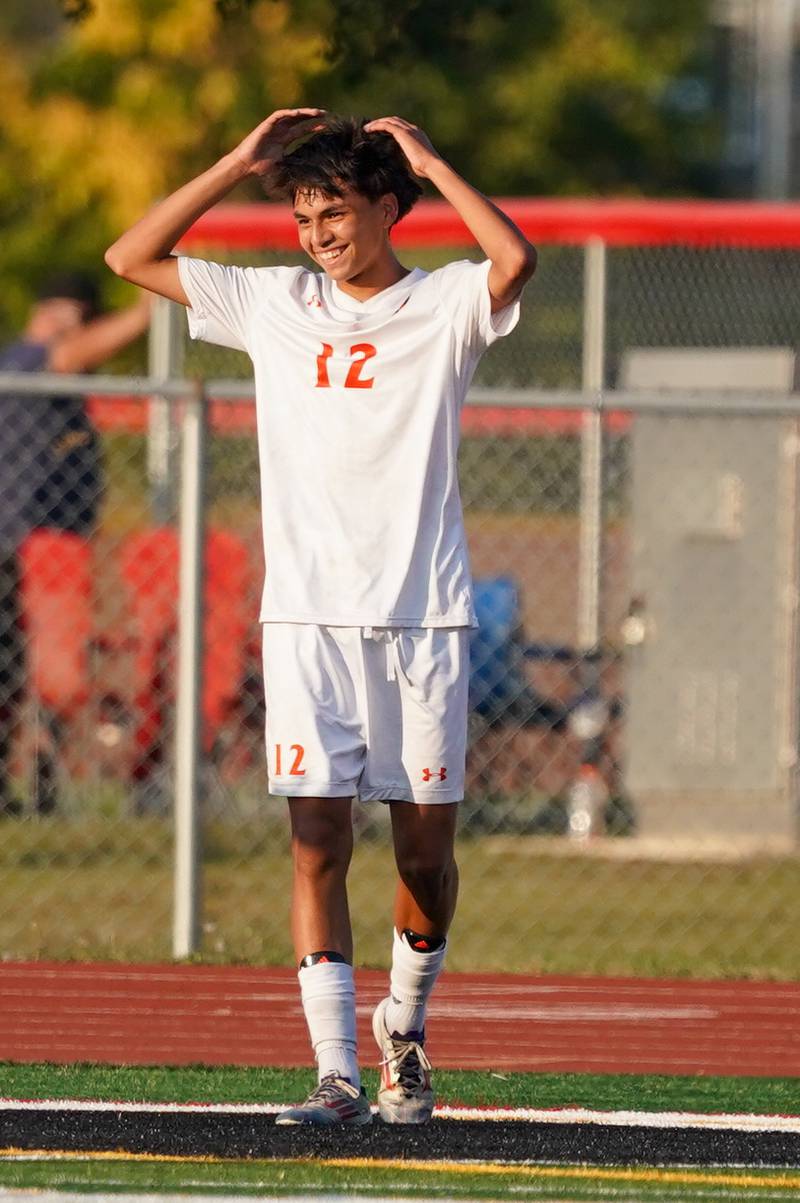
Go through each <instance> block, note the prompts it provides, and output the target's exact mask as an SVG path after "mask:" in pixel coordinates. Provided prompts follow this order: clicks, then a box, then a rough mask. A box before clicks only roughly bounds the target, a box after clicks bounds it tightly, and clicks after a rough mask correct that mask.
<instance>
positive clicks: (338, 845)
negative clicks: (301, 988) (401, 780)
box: [289, 798, 353, 964]
mask: <svg viewBox="0 0 800 1203" xmlns="http://www.w3.org/2000/svg"><path fill="white" fill-rule="evenodd" d="M351 805H352V799H350V798H290V799H289V813H290V816H291V823H292V860H293V878H292V939H293V941H294V951H295V957H296V959H297V962H298V964H299V963H300V961H302V959H303V957H305V956H308V954H309V953H312V952H321V951H328V952H338V953H340V954H341V955H342V956H343V957H344V958H345V960H346V961H348V962H350V963H351V964H352V961H353V935H352V931H351V928H350V912H349V908H348V905H347V870H348V868H349V867H350V858H351V856H352V852H353V826H352V819H351Z"/></svg>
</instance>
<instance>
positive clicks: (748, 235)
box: [90, 197, 800, 434]
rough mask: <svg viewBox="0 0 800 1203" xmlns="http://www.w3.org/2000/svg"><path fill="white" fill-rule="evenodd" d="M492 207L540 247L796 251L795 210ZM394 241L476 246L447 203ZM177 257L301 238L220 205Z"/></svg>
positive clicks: (413, 221)
mask: <svg viewBox="0 0 800 1203" xmlns="http://www.w3.org/2000/svg"><path fill="white" fill-rule="evenodd" d="M498 204H499V205H500V206H501V207H502V209H503V210H504V212H506V213H507V214H508V215H509V217H511V218H512V219H513V220H514V221H515V222H516V223H517V225H518V226H519V227H520V229H521V230H522V231H523V232H524V233H525V235H526V237H528V238H530V239H531V240H532V241H533V242H538V243H540V244H541V243H561V244H564V245H573V246H574V245H583V244H584V243H586V242H589V241H590V240H591V239H595V238H599V239H602V240H603V241H605V242H606V243H608V245H609V246H667V245H682V246H695V247H709V246H731V247H743V248H745V247H750V248H760V249H769V248H772V249H780V248H785V249H790V248H798V247H800V204H770V203H763V202H759V203H755V202H750V201H692V200H678V201H661V200H640V199H629V200H563V199H558V200H540V199H536V198H530V197H510V198H500V199H499V200H498ZM393 241H394V244H395V245H396V246H398V247H412V248H413V247H432V246H443V247H456V246H469V245H471V244H472V243H473V242H474V239H473V238H472V236H471V235H470V233H469V231H468V230H467V228H466V226H465V225H464V223H463V222H462V221H461V218H460V217H459V216H458V214H457V213H456V211H455V210H454V209H453V208H452V207H451V206H450V205H448V204H447V203H446V202H445V201H442V200H423V201H420V202H419V204H418V205H416V206H415V207H414V209H412V211H411V212H410V213H409V214H408V216H407V217H405V218H404V219H403V221H401V222H400V223H399V225H398V226H397V229H396V230H395V232H394V235H393ZM180 249H181V250H182V251H184V252H190V251H193V250H201V251H203V252H204V253H205V252H208V251H214V250H217V251H221V250H250V251H257V250H278V251H281V250H283V251H286V250H292V251H296V250H297V249H298V242H297V229H296V225H295V221H294V217H293V216H292V210H291V208H290V206H288V205H273V204H249V205H236V204H223V205H217V206H216V207H215V208H214V209H211V210H210V211H209V212H208V213H206V214H204V215H203V217H201V218H200V219H199V221H197V222H195V224H194V226H192V228H191V230H190V231H189V232H188V234H186V236H185V237H184V238H183V239H182V241H181V243H180ZM90 412H91V414H92V418H93V420H94V421H95V422H96V423H97V425H98V426H99V428H100V429H103V430H114V429H116V430H131V431H132V430H139V431H142V430H144V429H145V428H146V414H145V409H144V407H143V406H142V405H141V402H139V401H138V400H136V399H133V398H132V399H131V400H130V401H126V400H125V399H123V398H103V397H96V398H92V399H91V401H90ZM211 420H212V425H213V426H214V428H215V429H217V430H220V431H224V430H229V431H231V432H233V431H249V430H252V429H253V428H254V424H255V418H254V415H253V412H252V406H251V405H250V404H248V403H246V402H241V403H236V404H235V405H222V404H220V405H216V406H212V414H211ZM580 422H581V416H580V414H579V413H577V412H575V413H563V414H560V415H559V417H558V419H557V420H554V415H553V414H552V413H550V412H545V411H539V412H534V411H524V410H519V411H509V410H506V411H503V410H499V409H494V410H488V409H486V410H483V409H481V410H480V411H476V410H467V411H465V414H464V429H465V430H466V431H470V432H473V431H475V432H477V431H481V432H485V433H497V434H503V433H516V432H527V433H530V434H536V433H541V432H543V431H548V432H551V431H552V430H553V429H554V428H558V429H559V430H562V431H571V430H576V429H578V428H579V426H580Z"/></svg>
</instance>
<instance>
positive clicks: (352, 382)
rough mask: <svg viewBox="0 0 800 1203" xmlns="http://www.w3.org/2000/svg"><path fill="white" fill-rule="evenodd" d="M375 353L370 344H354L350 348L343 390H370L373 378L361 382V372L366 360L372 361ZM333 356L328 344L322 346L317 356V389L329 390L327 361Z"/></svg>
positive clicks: (373, 381)
mask: <svg viewBox="0 0 800 1203" xmlns="http://www.w3.org/2000/svg"><path fill="white" fill-rule="evenodd" d="M376 354H377V351H376V349H375V347H373V345H372V343H355V344H354V345H353V346H352V347H351V348H350V359H351V362H350V367H349V369H348V372H347V376H346V378H345V382H344V387H345V388H372V386H373V384H374V383H375V378H374V377H373V376H370V377H369V378H368V379H367V380H363V379H362V377H361V372H362V370H363V368H364V364H365V363H366V362H367V360H368V359H372V357H373V355H376ZM332 355H333V347H332V346H331V344H330V343H323V344H322V351H321V352H320V354H319V355H318V356H317V388H330V387H331V380H330V376H329V375H328V360H329V359H330V357H331V356H332Z"/></svg>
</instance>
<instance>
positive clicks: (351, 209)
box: [294, 189, 398, 292]
mask: <svg viewBox="0 0 800 1203" xmlns="http://www.w3.org/2000/svg"><path fill="white" fill-rule="evenodd" d="M294 216H295V221H296V222H297V230H298V234H299V237H300V245H301V246H302V248H303V250H304V251H305V252H306V254H307V255H309V256H310V257H311V258H312V259H313V260H314V262H315V263H318V264H319V266H320V267H321V268H322V270H323V271H324V272H325V273H326V274H327V275H329V276H330V277H331V279H333V280H335V281H336V283H337V284H339V285H340V287H342V288H343V289H344V291H346V292H347V291H350V289H351V288H352V289H354V290H361V289H363V288H369V289H371V288H375V289H376V290H377V289H380V288H385V287H387V286H388V284H390V283H393V282H394V280H395V279H396V278H397V267H398V264H397V260H396V259H395V257H394V252H393V251H392V248H391V244H390V242H389V231H390V229H391V228H392V225H393V224H394V222H395V220H396V218H397V201H396V200H395V198H394V196H393V195H392V194H391V193H390V194H388V195H387V196H382V197H379V198H378V200H376V201H371V200H369V198H368V197H366V196H362V195H361V194H360V193H358V192H353V191H352V190H350V189H346V190H344V191H343V192H342V195H341V196H325V195H323V194H322V193H321V192H316V191H315V192H304V193H298V195H297V196H296V197H295V202H294ZM348 285H349V286H350V288H348Z"/></svg>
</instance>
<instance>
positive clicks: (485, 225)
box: [364, 117, 536, 313]
mask: <svg viewBox="0 0 800 1203" xmlns="http://www.w3.org/2000/svg"><path fill="white" fill-rule="evenodd" d="M364 128H365V130H366V132H367V133H384V134H391V135H392V137H393V138H394V139H395V140H396V142H397V143H398V145H399V146H400V149H401V150H402V151H403V154H404V155H405V156H406V158H407V159H408V162H409V166H410V167H411V170H412V171H413V172H414V174H415V175H418V176H420V177H421V178H422V179H426V180H430V181H431V183H432V184H434V185H435V186H436V188H438V190H439V192H441V194H442V196H443V197H444V198H445V200H447V201H449V202H450V204H451V205H452V206H453V208H454V209H455V210H456V212H457V213H458V215H459V216H460V217H461V218H462V220H463V221H464V224H465V225H466V226H467V228H468V229H469V231H470V233H471V234H472V235H473V236H474V237H475V240H476V241H477V243H478V245H479V246H480V248H481V250H482V251H483V252H484V254H485V255H486V258H487V259H489V260H491V264H492V266H491V268H490V270H489V292H490V294H491V298H492V313H496V312H497V311H498V310H500V309H504V308H505V306H506V305H509V304H510V303H511V302H512V301H513V300H514V298H515V297H516V296H518V295H519V293H520V291H521V290H522V288H523V287H524V285H525V284H526V283H527V281H528V280H530V278H531V276H532V275H533V273H534V272H535V271H536V248H535V247H533V246H531V244H530V243H529V242H528V240H527V238H526V237H525V236H524V234H523V233H522V232H521V231H520V230H519V229H517V227H516V226H515V225H514V223H513V221H511V219H510V218H509V217H506V215H505V213H503V212H502V210H500V209H498V207H497V205H494V204H492V202H491V201H490V200H489V199H488V198H487V197H485V196H484V195H483V194H482V193H481V192H478V190H477V188H473V187H472V185H471V184H468V183H467V181H466V180H465V179H464V178H463V177H462V176H460V175H459V174H458V172H456V171H454V170H453V168H452V167H451V166H450V164H449V163H447V162H445V160H444V159H443V158H442V156H441V155H440V154H439V153H438V151H437V150H435V149H434V147H433V146H432V145H431V143H430V140H429V139H428V137H427V135H426V134H424V133H423V132H422V130H421V129H418V128H417V126H416V125H412V124H411V122H410V121H406V120H405V119H404V118H403V117H380V118H378V119H377V120H376V121H370V122H369V123H368V124H367V125H366V126H365V127H364Z"/></svg>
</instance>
